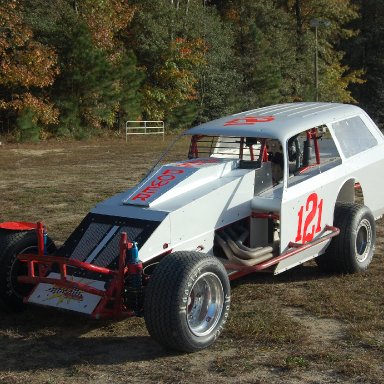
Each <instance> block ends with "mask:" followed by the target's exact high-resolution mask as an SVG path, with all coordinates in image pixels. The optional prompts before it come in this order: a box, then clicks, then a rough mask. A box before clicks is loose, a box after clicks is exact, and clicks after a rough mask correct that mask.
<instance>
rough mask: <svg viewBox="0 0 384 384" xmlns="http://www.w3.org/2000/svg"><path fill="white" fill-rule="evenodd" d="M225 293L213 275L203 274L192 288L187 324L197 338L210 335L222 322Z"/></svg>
mask: <svg viewBox="0 0 384 384" xmlns="http://www.w3.org/2000/svg"><path fill="white" fill-rule="evenodd" d="M223 304H224V291H223V286H222V284H221V281H220V279H219V278H218V277H217V276H216V275H215V274H213V273H211V272H207V273H204V274H202V275H201V276H200V277H199V278H198V279H197V280H196V282H195V284H194V285H193V287H192V290H191V293H190V294H189V297H188V302H187V323H188V327H189V329H190V330H191V332H192V333H193V334H194V335H195V336H204V335H207V334H209V333H210V332H211V331H212V329H213V328H214V327H215V326H216V324H217V323H218V321H219V320H220V316H221V313H222V310H223Z"/></svg>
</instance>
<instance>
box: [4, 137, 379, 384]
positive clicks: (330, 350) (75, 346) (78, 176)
mask: <svg viewBox="0 0 384 384" xmlns="http://www.w3.org/2000/svg"><path fill="white" fill-rule="evenodd" d="M171 139H172V138H170V137H168V138H167V140H166V142H165V143H163V142H162V141H161V140H160V139H159V138H157V137H146V138H141V137H138V138H134V139H131V142H130V143H129V144H125V142H124V141H123V140H117V139H116V140H110V141H89V142H49V143H41V144H23V145H7V144H6V145H2V146H1V147H0V204H1V205H0V221H8V220H25V221H37V220H44V222H45V223H46V224H47V226H48V229H49V233H50V235H51V237H53V238H54V239H55V240H57V241H59V242H61V241H63V240H65V238H66V237H67V236H68V235H69V234H70V233H71V231H72V230H73V229H74V227H75V226H76V225H77V224H78V223H79V222H80V220H81V219H82V218H83V216H84V215H85V214H86V213H87V212H88V211H89V209H90V208H91V207H93V206H94V205H95V204H96V203H97V202H99V201H100V200H103V199H104V198H107V197H109V196H111V195H113V194H115V193H118V192H121V191H123V190H124V189H127V188H129V187H132V186H133V185H135V184H136V183H137V182H138V181H139V180H140V179H141V177H142V175H144V174H145V172H146V171H147V169H148V168H149V167H150V165H151V164H152V163H153V162H154V160H155V158H156V157H157V156H158V154H159V153H160V152H161V150H162V149H163V148H164V147H165V146H166V145H167V143H168V142H170V140H171ZM177 150H178V151H179V152H180V151H181V150H182V148H181V147H180V148H177ZM383 234H384V232H383V221H380V222H379V223H378V241H377V250H376V255H375V257H374V261H373V263H372V265H371V267H370V269H369V270H368V271H367V273H364V274H361V275H346V276H334V275H326V274H323V273H321V272H319V270H318V269H317V268H316V266H315V264H314V263H313V262H311V263H308V264H306V265H305V266H303V267H299V268H296V269H294V270H292V271H288V272H286V273H285V274H282V275H279V276H271V275H267V274H261V275H252V276H247V277H245V278H243V279H241V280H240V281H237V282H235V283H234V284H233V285H232V307H231V313H230V317H229V321H228V323H227V326H226V329H225V331H224V332H223V334H222V335H221V337H220V338H219V339H218V341H217V342H216V343H215V344H214V345H213V346H212V347H211V348H209V349H207V350H204V351H201V352H198V353H195V354H193V355H188V354H172V353H168V352H165V351H164V350H163V349H162V348H161V347H159V346H158V345H157V344H156V343H154V342H153V341H152V340H151V339H150V338H149V336H148V334H147V331H146V329H145V324H144V321H143V319H136V318H135V319H127V320H124V321H120V322H112V321H100V322H97V321H92V320H89V319H87V318H83V317H80V316H77V315H73V314H70V313H62V312H56V311H49V310H46V309H41V308H30V309H29V310H28V311H26V312H25V313H22V314H18V315H14V314H6V313H5V312H0V361H1V364H0V383H25V382H26V381H28V382H29V383H30V384H37V383H55V384H56V383H68V382H69V383H81V384H84V383H97V382H100V383H109V382H110V383H126V382H140V383H148V382H162V383H176V382H179V383H191V382H199V383H208V382H209V383H211V382H215V383H228V382H230V383H240V382H243V383H290V382H292V383H308V384H309V383H329V382H342V383H356V384H357V383H381V382H383V378H384V366H383V361H384V284H383V276H384V263H383V249H384V246H383V244H384V241H383V238H384V236H383Z"/></svg>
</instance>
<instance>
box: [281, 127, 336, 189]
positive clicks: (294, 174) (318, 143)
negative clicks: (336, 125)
mask: <svg viewBox="0 0 384 384" xmlns="http://www.w3.org/2000/svg"><path fill="white" fill-rule="evenodd" d="M287 157H288V172H289V177H288V187H290V186H292V185H296V184H298V183H300V182H302V181H304V180H306V179H309V178H311V177H313V176H316V175H318V174H320V173H323V172H325V171H327V170H329V169H332V168H334V167H336V166H338V165H339V164H341V158H340V155H339V152H338V150H337V148H336V145H335V142H334V140H333V138H332V136H331V135H330V133H329V131H327V128H326V127H325V126H321V127H315V128H312V129H309V130H307V131H303V132H301V133H300V134H298V135H295V136H293V137H291V138H290V139H289V140H288V142H287Z"/></svg>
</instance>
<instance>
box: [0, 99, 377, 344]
mask: <svg viewBox="0 0 384 384" xmlns="http://www.w3.org/2000/svg"><path fill="white" fill-rule="evenodd" d="M179 141H182V142H186V141H188V148H187V151H186V154H185V158H184V159H175V158H171V160H170V161H166V156H165V157H162V158H161V159H160V161H159V162H158V163H157V164H156V165H155V166H154V168H153V169H152V170H151V171H150V172H149V173H148V175H147V176H146V177H145V178H144V179H143V180H142V181H141V182H140V183H139V184H138V185H137V186H136V187H134V188H131V189H129V190H127V191H124V192H123V193H121V194H118V195H116V196H113V197H111V198H109V199H107V200H106V201H104V202H101V203H99V204H98V205H97V206H96V207H95V208H93V209H92V210H91V211H90V213H89V214H88V215H87V216H86V217H85V218H84V220H83V221H82V222H81V223H80V225H79V226H78V228H77V229H75V231H74V232H73V233H72V235H71V236H70V237H69V238H68V239H67V240H66V241H65V243H64V245H63V246H62V247H61V248H59V249H57V250H55V251H53V253H52V255H47V253H48V252H47V249H48V246H47V240H46V235H45V234H44V230H43V229H42V228H41V226H40V227H39V228H40V229H38V231H37V232H38V233H39V235H38V236H37V240H35V243H36V244H37V248H38V252H37V253H38V255H33V254H32V255H31V254H30V252H26V251H25V249H18V253H19V255H18V256H17V255H16V256H15V255H14V256H13V258H12V257H11V256H7V257H8V259H9V260H8V259H7V260H8V264H9V265H13V267H12V268H13V269H14V270H15V268H14V264H15V263H18V264H20V265H25V264H27V265H28V271H27V272H28V273H26V270H25V268H24V269H23V268H19V269H17V271H18V272H17V276H16V278H15V277H14V278H13V280H12V281H13V283H14V285H15V286H16V285H17V286H18V285H21V286H23V284H24V285H25V284H27V283H28V284H32V285H33V288H32V289H30V290H29V291H27V294H24V292H26V291H24V290H20V289H19V288H17V289H14V292H13V293H12V292H5V293H4V294H3V296H4V295H8V296H7V297H8V298H10V297H11V298H12V299H14V300H20V297H21V296H22V297H21V299H22V300H23V301H24V302H26V303H28V302H30V303H34V304H39V305H45V306H54V307H59V308H63V309H68V310H73V311H77V312H81V313H85V314H88V315H91V316H93V317H103V316H112V315H116V316H117V315H127V316H131V315H142V314H144V316H145V319H146V323H147V327H148V330H149V332H150V334H151V335H152V336H153V337H154V338H155V339H156V340H157V341H159V342H160V343H161V344H163V345H164V346H166V347H170V348H174V349H179V350H184V351H194V350H198V349H201V348H205V347H206V346H208V345H210V344H211V343H212V342H213V341H214V340H215V339H216V338H217V336H218V335H219V333H220V332H221V330H222V328H223V325H224V323H225V321H226V318H227V316H228V311H229V302H230V293H229V292H230V288H229V283H228V280H233V279H235V278H238V277H241V276H244V275H246V274H249V273H254V272H257V271H261V270H263V271H265V270H267V271H271V272H272V273H274V274H278V273H281V272H283V271H286V270H287V269H290V268H292V267H294V266H297V265H299V264H302V263H304V262H305V261H307V260H310V259H313V258H316V261H317V262H318V264H319V266H320V267H321V268H322V269H325V270H334V271H338V272H342V273H352V272H360V271H364V270H365V269H366V268H367V267H368V265H369V263H370V261H371V259H372V256H373V252H374V245H375V222H374V220H375V219H377V218H379V217H380V216H381V215H382V214H383V212H384V204H383V202H382V201H381V200H382V199H381V197H380V191H381V190H382V188H383V187H384V178H383V177H381V176H380V175H381V172H382V171H381V170H382V169H384V168H383V166H384V140H383V136H382V134H381V132H380V130H379V129H378V128H377V126H376V125H375V124H374V123H373V121H372V120H371V119H370V118H369V117H368V115H367V114H366V113H365V112H364V111H362V110H361V109H360V108H358V107H356V106H352V105H343V104H332V103H293V104H281V105H275V106H270V107H265V108H260V109H256V110H252V111H247V112H243V113H240V114H236V115H232V116H228V117H224V118H221V119H218V120H214V121H212V122H209V123H205V124H202V125H199V126H197V127H194V128H191V129H190V130H188V131H186V132H185V133H184V134H183V135H182V136H181V137H180V140H179ZM176 147H177V144H176ZM356 193H358V194H359V196H360V199H362V200H363V205H361V204H357V202H356V201H355V197H356ZM7 227H8V228H7ZM9 227H10V225H9V223H8V224H7V223H5V224H4V225H3V230H4V231H7V233H6V235H7V236H11V235H10V231H11V230H10V229H9ZM0 228H1V226H0ZM13 232H15V230H13ZM16 232H17V233H18V234H19V232H20V230H17V231H16ZM25 232H28V231H26V230H25ZM28 236H31V235H30V234H28ZM44 236H45V240H44ZM31 241H32V240H31ZM44 241H45V247H44V245H42V244H43V242H44ZM0 244H1V243H0ZM21 248H22V247H21ZM2 255H9V252H8V253H7V252H5V251H3V252H2V251H0V259H1V257H2ZM3 258H5V256H4V257H3ZM12 263H13V264H12ZM36 266H39V273H35V272H34V270H35V269H36V268H37V267H36ZM42 266H44V268H42ZM143 267H144V272H143ZM20 271H22V272H23V273H21V272H20ZM0 277H1V276H0ZM16 282H17V284H16ZM12 295H13V296H12ZM7 297H6V298H7ZM3 301H7V300H4V298H3ZM11 301H12V300H11ZM165 312H167V313H168V314H169V313H173V314H174V315H169V316H171V317H169V316H168V315H165V314H164V313H165ZM172 316H173V317H172ZM175 329H176V331H175ZM175 335H176V336H175Z"/></svg>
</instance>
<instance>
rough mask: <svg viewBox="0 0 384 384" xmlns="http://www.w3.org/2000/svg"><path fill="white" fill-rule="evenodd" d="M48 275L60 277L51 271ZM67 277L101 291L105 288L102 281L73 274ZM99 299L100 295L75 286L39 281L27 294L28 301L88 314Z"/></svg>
mask: <svg viewBox="0 0 384 384" xmlns="http://www.w3.org/2000/svg"><path fill="white" fill-rule="evenodd" d="M48 277H49V278H52V279H60V274H58V273H54V272H52V273H50V274H49V275H48ZM68 278H70V279H72V280H73V281H75V282H78V283H82V284H86V285H89V286H91V287H93V288H96V289H100V290H102V291H104V290H105V288H104V286H105V282H104V281H97V280H90V279H85V278H80V277H74V276H72V277H68ZM100 299H101V297H100V296H97V295H92V294H90V293H86V292H83V291H80V290H79V289H77V288H62V287H59V286H57V285H54V284H46V283H40V284H38V285H37V287H36V288H35V289H34V291H33V292H32V294H31V295H30V296H29V298H28V302H30V303H35V304H40V305H44V306H48V307H56V308H62V309H67V310H70V311H76V312H81V313H86V314H89V315H90V314H92V312H93V311H94V310H95V308H96V306H97V304H98V303H99V302H100Z"/></svg>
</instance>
